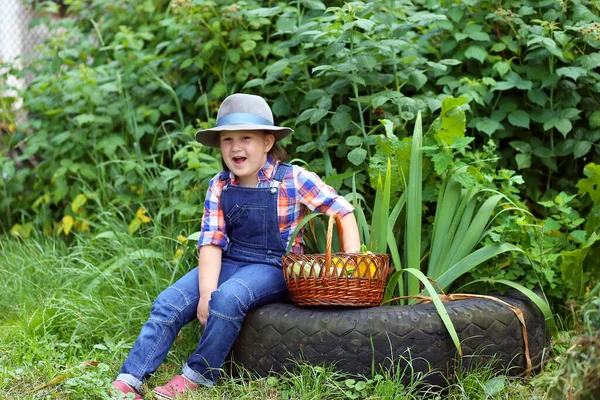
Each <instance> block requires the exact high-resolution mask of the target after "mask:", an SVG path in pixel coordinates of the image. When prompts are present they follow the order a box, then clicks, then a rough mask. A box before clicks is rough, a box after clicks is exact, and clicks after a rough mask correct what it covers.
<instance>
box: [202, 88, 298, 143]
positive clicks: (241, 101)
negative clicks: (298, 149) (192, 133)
mask: <svg viewBox="0 0 600 400" xmlns="http://www.w3.org/2000/svg"><path fill="white" fill-rule="evenodd" d="M244 130H246V131H250V130H263V131H269V133H270V134H272V135H273V136H275V140H279V139H283V138H284V137H286V136H288V135H289V134H291V133H292V132H294V131H293V130H292V129H290V128H285V127H282V126H276V125H275V123H274V122H273V113H272V112H271V108H270V107H269V105H268V104H267V102H266V101H265V99H263V98H262V97H260V96H255V95H252V94H242V93H236V94H232V95H231V96H228V97H227V98H226V99H225V100H223V103H221V107H219V112H218V113H217V126H215V127H214V128H210V129H200V130H199V131H198V132H196V140H197V141H199V142H200V143H202V144H203V145H206V146H212V147H219V132H222V131H244Z"/></svg>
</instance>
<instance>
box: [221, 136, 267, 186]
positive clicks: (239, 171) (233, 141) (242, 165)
mask: <svg viewBox="0 0 600 400" xmlns="http://www.w3.org/2000/svg"><path fill="white" fill-rule="evenodd" d="M219 136H220V138H219V140H220V143H221V155H222V156H223V161H224V162H225V165H227V167H228V168H229V170H230V171H231V172H233V174H234V175H235V176H236V178H237V180H238V182H239V183H240V185H242V186H249V187H254V186H256V184H257V183H258V171H259V170H260V169H261V168H262V167H264V165H265V163H266V162H267V154H268V153H269V150H271V147H273V143H275V137H274V136H273V135H271V134H266V133H264V132H263V131H221V133H220V135H219Z"/></svg>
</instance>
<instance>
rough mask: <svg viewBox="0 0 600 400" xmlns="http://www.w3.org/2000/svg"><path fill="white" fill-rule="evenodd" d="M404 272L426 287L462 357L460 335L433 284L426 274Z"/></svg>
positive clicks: (412, 270) (411, 270) (406, 269)
mask: <svg viewBox="0 0 600 400" xmlns="http://www.w3.org/2000/svg"><path fill="white" fill-rule="evenodd" d="M402 271H405V272H408V273H410V274H412V275H413V276H414V277H415V278H416V279H418V281H421V283H422V284H423V286H424V287H425V290H426V291H427V293H428V294H429V297H431V300H432V301H433V305H434V306H435V309H436V311H437V312H438V315H439V316H440V318H441V320H442V322H443V324H444V326H445V327H446V329H447V330H448V333H449V334H450V337H451V338H452V341H453V342H454V346H455V347H456V350H457V351H458V354H460V356H461V357H462V349H461V347H460V340H459V339H458V334H457V333H456V329H455V328H454V324H453V323H452V321H451V320H450V316H449V315H448V311H447V310H446V307H444V303H443V302H442V300H441V299H440V297H439V296H438V293H437V292H436V290H435V288H434V287H433V285H432V284H431V282H429V280H428V279H427V277H426V276H425V274H424V273H422V272H421V271H420V270H418V269H414V268H405V269H403V270H402Z"/></svg>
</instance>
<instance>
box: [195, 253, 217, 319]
mask: <svg viewBox="0 0 600 400" xmlns="http://www.w3.org/2000/svg"><path fill="white" fill-rule="evenodd" d="M222 253H223V249H221V247H219V246H215V245H212V244H209V245H206V246H202V247H200V255H199V256H198V288H199V289H200V300H199V301H198V309H197V312H196V316H197V317H198V320H199V321H200V323H201V324H202V325H206V320H207V319H208V301H209V300H210V296H211V295H212V292H214V291H215V289H216V288H217V286H218V284H219V274H220V273H221V256H222Z"/></svg>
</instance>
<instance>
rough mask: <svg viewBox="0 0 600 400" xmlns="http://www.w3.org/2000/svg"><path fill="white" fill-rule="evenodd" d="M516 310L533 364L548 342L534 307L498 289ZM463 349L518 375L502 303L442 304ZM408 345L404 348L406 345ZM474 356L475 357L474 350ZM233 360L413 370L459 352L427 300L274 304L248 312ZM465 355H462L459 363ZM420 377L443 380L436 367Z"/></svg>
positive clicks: (449, 365) (518, 350)
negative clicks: (409, 303) (372, 304)
mask: <svg viewBox="0 0 600 400" xmlns="http://www.w3.org/2000/svg"><path fill="white" fill-rule="evenodd" d="M496 297H498V298H499V299H502V300H504V301H506V302H508V303H509V304H511V305H513V306H516V307H518V308H519V309H521V310H522V312H523V315H524V318H525V321H526V325H527V332H528V337H529V351H530V355H531V359H532V363H533V365H534V370H539V367H540V365H541V363H542V361H543V360H544V358H545V357H544V355H545V351H546V350H547V347H548V346H549V343H550V334H549V332H548V329H547V326H546V323H545V321H544V317H543V315H542V313H541V312H540V311H539V309H538V308H537V307H536V306H535V305H534V304H533V303H532V302H530V301H529V300H528V299H527V298H526V297H524V296H523V295H522V294H520V293H519V292H516V291H509V292H507V293H506V295H504V296H499V295H498V296H496ZM445 305H446V309H447V310H448V314H449V315H450V319H451V320H452V322H453V323H454V326H455V328H456V331H457V333H458V336H459V338H460V340H461V344H462V349H463V355H464V358H463V362H462V363H461V366H462V367H463V368H464V367H466V368H470V367H469V364H471V367H472V366H473V363H469V360H476V361H477V363H478V364H477V365H481V363H482V362H485V361H486V360H491V359H492V358H494V359H495V360H496V361H497V362H496V363H495V364H494V365H495V368H498V369H505V368H507V367H510V368H511V369H510V372H511V373H513V374H522V373H523V372H524V370H525V366H526V361H525V356H524V348H525V347H524V343H523V335H522V328H521V324H520V322H519V321H518V319H517V318H516V316H515V314H514V313H513V312H512V311H511V310H510V309H509V308H508V307H506V306H505V305H502V304H500V303H497V302H494V301H491V300H485V299H467V300H459V301H453V302H450V303H446V304H445ZM409 348H410V352H407V349H409ZM474 356H475V357H474ZM232 358H233V360H234V361H235V362H236V363H237V364H240V365H242V366H244V367H245V368H246V369H248V370H250V371H253V372H255V373H257V374H259V375H261V376H266V375H268V374H269V373H271V372H275V373H282V372H284V371H285V369H288V370H293V369H294V366H295V365H296V364H295V363H294V361H293V360H299V359H302V360H304V361H307V362H309V363H311V364H313V365H321V364H325V365H329V364H335V365H336V367H337V368H338V369H340V370H342V371H345V372H347V373H350V374H352V375H365V376H371V375H372V365H373V362H374V365H375V371H374V372H375V373H378V372H380V371H381V368H383V369H384V370H389V368H390V366H392V360H394V364H393V366H394V369H395V370H399V369H397V368H398V367H399V368H400V370H401V369H403V368H404V366H406V359H409V358H410V359H411V360H412V362H411V364H412V368H413V369H414V371H415V372H427V371H428V370H429V369H430V368H429V367H431V369H433V370H436V371H439V372H442V373H443V374H444V375H448V374H449V373H451V371H452V369H453V368H455V367H456V365H457V360H458V356H457V353H456V349H455V347H454V344H453V342H452V340H451V338H450V335H449V334H448V333H447V331H446V328H445V327H444V325H443V324H442V321H441V319H440V317H439V316H438V314H437V312H436V310H435V307H434V306H433V304H420V305H412V306H382V307H370V308H348V307H346V308H342V307H297V306H294V305H293V304H288V303H275V304H269V305H266V306H263V307H260V308H258V309H256V310H254V311H252V312H250V313H249V314H248V315H247V317H246V319H245V321H244V325H243V327H242V331H241V333H240V336H239V338H238V340H237V341H236V343H235V344H234V347H233V351H232ZM465 361H467V362H466V363H465ZM426 381H428V382H430V383H434V384H438V385H444V384H445V380H444V378H443V377H442V376H440V375H439V374H437V375H436V374H433V375H431V376H429V377H428V378H427V379H426Z"/></svg>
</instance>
